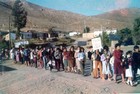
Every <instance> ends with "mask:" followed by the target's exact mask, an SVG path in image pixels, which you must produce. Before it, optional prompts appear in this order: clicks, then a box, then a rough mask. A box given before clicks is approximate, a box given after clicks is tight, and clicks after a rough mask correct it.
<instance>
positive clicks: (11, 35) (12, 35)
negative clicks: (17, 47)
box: [3, 33, 16, 41]
mask: <svg viewBox="0 0 140 94" xmlns="http://www.w3.org/2000/svg"><path fill="white" fill-rule="evenodd" d="M3 38H5V40H6V41H9V40H10V38H11V40H15V39H16V34H15V33H8V34H7V35H5V36H4V37H3Z"/></svg>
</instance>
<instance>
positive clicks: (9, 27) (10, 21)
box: [9, 15, 11, 48]
mask: <svg viewBox="0 0 140 94" xmlns="http://www.w3.org/2000/svg"><path fill="white" fill-rule="evenodd" d="M10 20H11V17H10V15H9V48H11V21H10Z"/></svg>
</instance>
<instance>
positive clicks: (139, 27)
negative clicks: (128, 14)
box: [132, 18, 140, 45]
mask: <svg viewBox="0 0 140 94" xmlns="http://www.w3.org/2000/svg"><path fill="white" fill-rule="evenodd" d="M132 37H133V42H134V44H135V45H139V44H140V38H139V37H140V18H137V19H135V21H134V26H133V32H132Z"/></svg>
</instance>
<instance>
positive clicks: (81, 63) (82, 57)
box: [78, 47, 86, 75]
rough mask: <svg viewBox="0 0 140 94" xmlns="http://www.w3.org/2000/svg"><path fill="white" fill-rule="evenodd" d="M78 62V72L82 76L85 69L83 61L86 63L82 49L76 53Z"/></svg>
mask: <svg viewBox="0 0 140 94" xmlns="http://www.w3.org/2000/svg"><path fill="white" fill-rule="evenodd" d="M78 60H79V62H80V71H81V73H82V75H84V68H85V61H86V55H85V52H84V48H82V47H81V48H80V51H79V53H78Z"/></svg>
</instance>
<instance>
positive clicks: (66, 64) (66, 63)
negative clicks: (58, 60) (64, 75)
mask: <svg viewBox="0 0 140 94" xmlns="http://www.w3.org/2000/svg"><path fill="white" fill-rule="evenodd" d="M62 55H63V63H64V71H65V72H67V71H68V56H69V53H68V51H67V48H66V47H65V48H64V50H63V53H62Z"/></svg>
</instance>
